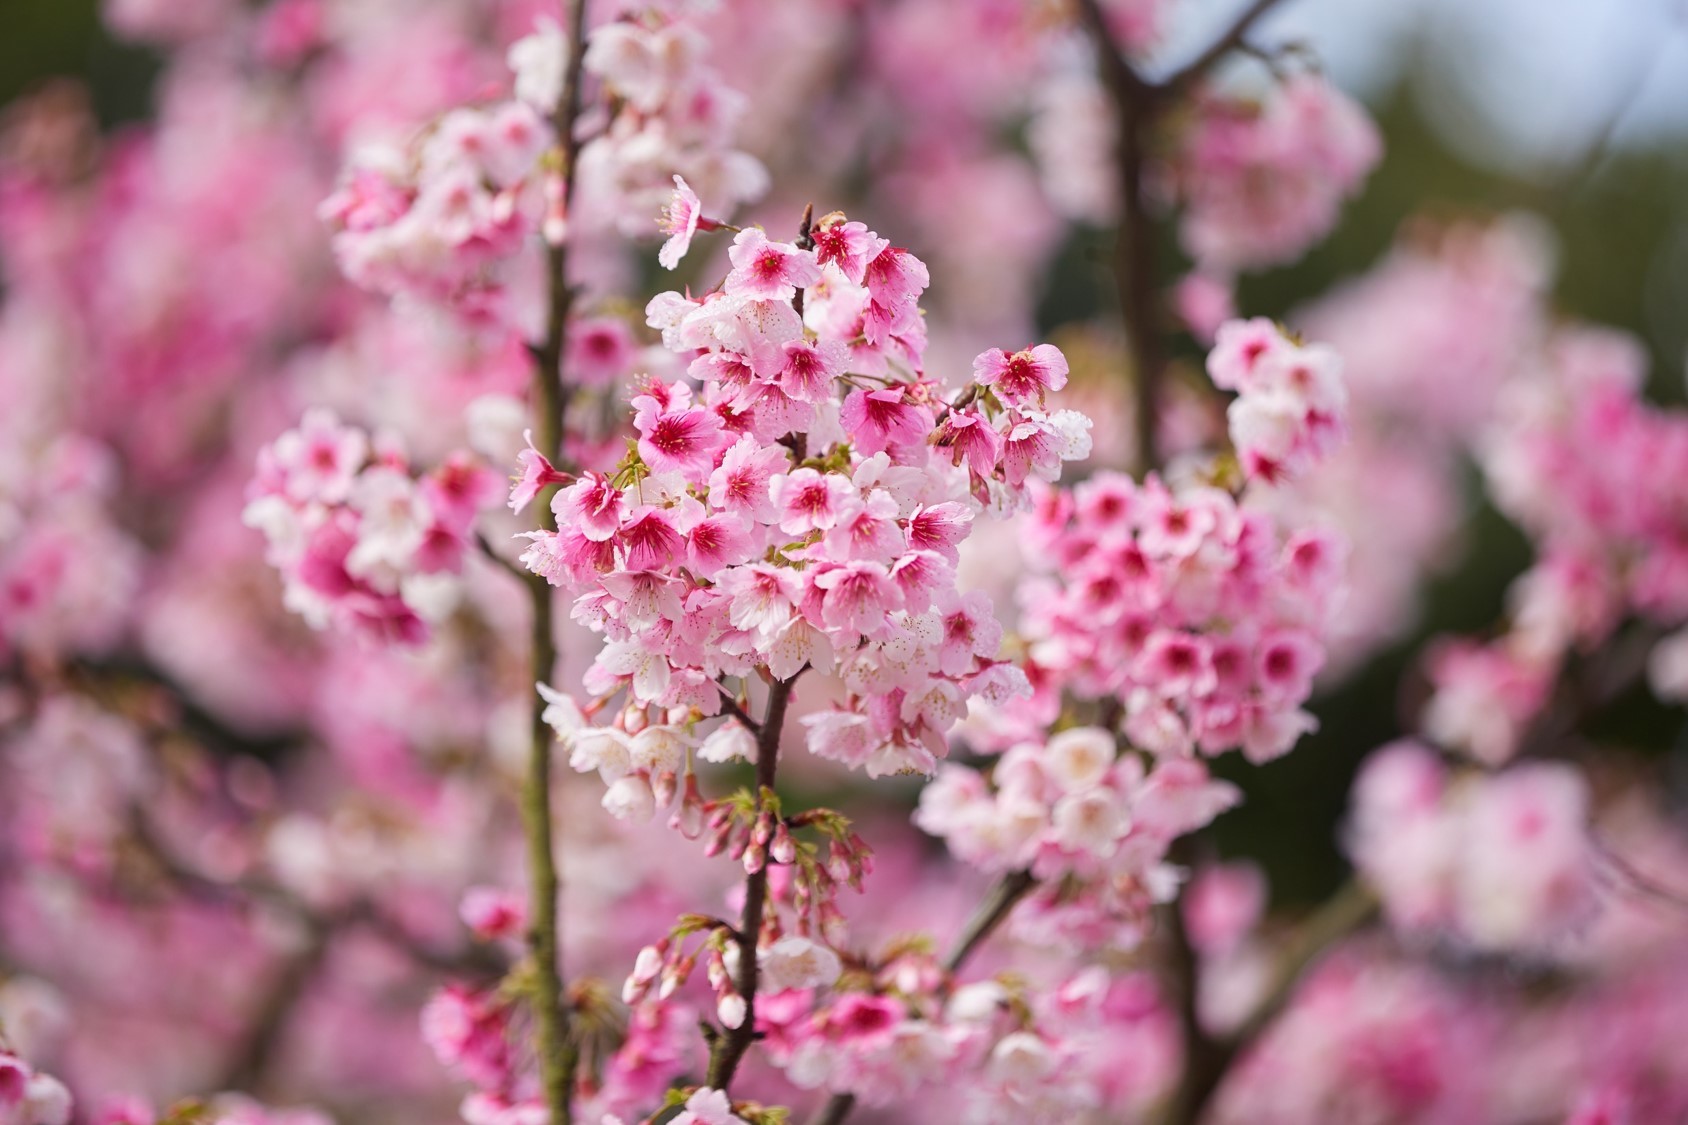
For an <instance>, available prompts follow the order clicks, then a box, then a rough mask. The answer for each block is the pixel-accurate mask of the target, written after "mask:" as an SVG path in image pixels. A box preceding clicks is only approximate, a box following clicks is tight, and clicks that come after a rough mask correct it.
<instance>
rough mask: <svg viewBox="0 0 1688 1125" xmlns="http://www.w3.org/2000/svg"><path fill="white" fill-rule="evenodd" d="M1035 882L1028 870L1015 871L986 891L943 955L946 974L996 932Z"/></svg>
mask: <svg viewBox="0 0 1688 1125" xmlns="http://www.w3.org/2000/svg"><path fill="white" fill-rule="evenodd" d="M1036 885H1037V880H1036V879H1035V878H1033V877H1032V873H1031V872H1030V871H1015V872H1013V873H1011V874H1008V875H1004V876H1003V877H1002V878H1000V879H998V880H997V881H996V883H994V884H993V885H992V886H991V889H990V890H989V891H988V892H986V894H985V898H984V901H983V902H981V903H980V904H979V908H978V910H976V911H974V913H973V917H971V918H969V919H968V920H967V925H966V926H965V927H963V928H962V931H961V936H960V937H958V938H957V939H956V942H955V945H954V946H953V947H952V948H951V949H950V952H949V956H948V957H945V958H944V961H943V965H944V971H945V972H946V973H958V972H960V971H961V967H962V966H963V965H965V964H967V962H968V960H969V959H970V958H971V957H972V956H973V954H974V953H976V952H978V949H979V946H981V945H983V944H984V943H985V939H987V938H989V937H990V936H991V934H993V933H995V932H996V928H997V927H998V926H1000V925H1002V923H1003V921H1004V920H1005V919H1006V918H1007V917H1008V915H1009V914H1010V913H1011V912H1012V911H1013V909H1014V906H1015V904H1016V903H1018V902H1019V901H1020V900H1021V899H1022V898H1024V897H1025V896H1026V893H1027V892H1028V891H1030V890H1031V889H1032V888H1033V887H1034V886H1036Z"/></svg>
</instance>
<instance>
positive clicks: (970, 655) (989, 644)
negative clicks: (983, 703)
mask: <svg viewBox="0 0 1688 1125" xmlns="http://www.w3.org/2000/svg"><path fill="white" fill-rule="evenodd" d="M942 624H943V630H944V633H943V639H942V641H940V642H939V649H938V667H939V668H941V669H942V670H943V672H944V674H945V675H946V676H960V675H962V674H964V673H966V672H971V671H972V670H973V665H974V660H975V658H978V659H982V660H993V659H995V657H996V652H997V649H998V648H999V647H1001V645H1002V624H1001V623H1000V622H998V621H997V619H996V615H995V614H994V613H993V612H992V608H991V599H990V595H988V594H986V593H985V592H984V591H982V590H972V591H969V592H968V593H966V594H964V595H962V596H961V597H960V598H957V599H956V600H955V601H954V602H953V603H952V604H951V605H950V606H949V607H948V608H946V609H944V610H943V622H942Z"/></svg>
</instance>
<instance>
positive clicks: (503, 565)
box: [475, 531, 534, 583]
mask: <svg viewBox="0 0 1688 1125" xmlns="http://www.w3.org/2000/svg"><path fill="white" fill-rule="evenodd" d="M475 543H476V544H477V545H478V546H479V547H480V549H481V554H483V555H485V556H486V557H487V558H489V559H491V560H492V561H493V562H494V563H496V564H498V567H499V569H501V570H504V571H506V572H507V573H509V574H513V575H515V576H516V577H517V578H520V579H521V580H522V581H523V582H524V583H525V582H532V581H533V578H534V575H533V574H532V573H531V572H530V571H528V570H526V569H525V568H523V567H521V566H519V565H517V564H516V563H514V562H511V561H510V560H509V559H507V558H505V557H504V556H503V555H501V554H499V553H498V552H497V551H496V550H494V549H493V546H492V544H491V543H490V542H488V541H487V537H486V536H485V535H482V534H481V533H480V532H478V531H477V532H475Z"/></svg>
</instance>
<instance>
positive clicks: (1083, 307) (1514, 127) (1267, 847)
mask: <svg viewBox="0 0 1688 1125" xmlns="http://www.w3.org/2000/svg"><path fill="white" fill-rule="evenodd" d="M1236 7H1237V5H1236V4H1235V3H1233V2H1230V0H1191V2H1190V3H1188V4H1186V5H1184V6H1183V7H1182V8H1180V10H1179V12H1178V16H1177V19H1176V21H1175V23H1174V26H1173V27H1172V28H1171V29H1170V32H1169V35H1168V39H1167V42H1166V43H1165V45H1164V49H1163V50H1162V51H1161V52H1159V53H1158V54H1157V58H1159V57H1164V58H1167V59H1173V60H1176V59H1178V58H1181V57H1184V56H1186V55H1187V54H1188V53H1190V51H1192V50H1194V49H1195V47H1196V45H1198V44H1201V43H1203V42H1205V41H1207V39H1209V38H1210V37H1211V36H1212V34H1213V29H1214V28H1215V27H1216V26H1218V25H1219V24H1220V23H1221V22H1222V21H1224V20H1225V19H1227V18H1228V17H1229V15H1230V14H1231V13H1233V12H1234V11H1235V9H1236ZM1261 37H1262V38H1263V39H1266V40H1274V41H1282V40H1286V39H1296V38H1301V37H1306V38H1308V39H1310V40H1311V39H1315V38H1316V40H1317V43H1318V49H1317V59H1318V60H1319V64H1320V65H1322V66H1323V67H1324V68H1325V69H1326V70H1327V72H1328V73H1329V74H1331V75H1332V76H1333V77H1334V78H1335V79H1336V81H1337V82H1338V83H1339V84H1341V85H1342V86H1344V87H1345V88H1347V89H1348V90H1349V91H1350V92H1352V93H1354V94H1356V95H1357V96H1359V97H1360V98H1362V99H1363V100H1364V101H1365V102H1366V103H1367V105H1368V106H1369V107H1370V108H1371V110H1372V112H1373V113H1374V114H1375V115H1376V117H1377V120H1378V122H1379V124H1380V126H1381V128H1382V130H1383V132H1384V140H1385V153H1386V156H1385V158H1384V163H1383V165H1382V167H1381V168H1380V169H1379V170H1378V171H1377V172H1376V173H1375V174H1373V175H1372V176H1371V177H1370V179H1369V181H1368V182H1367V186H1366V189H1365V192H1364V194H1363V195H1362V196H1360V197H1359V198H1358V199H1357V200H1356V201H1354V202H1353V203H1352V204H1351V205H1350V206H1349V207H1348V209H1347V211H1346V213H1345V217H1344V219H1343V221H1342V223H1341V224H1340V226H1339V227H1338V228H1337V231H1336V233H1335V234H1334V235H1333V236H1332V237H1331V238H1329V239H1328V240H1326V241H1324V242H1322V243H1320V244H1318V245H1317V246H1315V247H1314V249H1313V251H1312V252H1311V253H1310V254H1309V255H1307V256H1306V257H1305V258H1304V259H1303V260H1302V261H1301V262H1299V263H1297V264H1296V265H1295V266H1293V267H1291V268H1287V269H1282V270H1277V271H1269V272H1266V273H1263V274H1255V275H1250V276H1248V277H1247V278H1245V279H1244V280H1243V282H1242V285H1241V289H1240V293H1239V300H1238V305H1239V308H1241V309H1242V310H1244V311H1245V312H1246V313H1249V314H1265V315H1272V316H1282V315H1284V314H1286V313H1287V312H1288V311H1289V310H1292V309H1294V308H1296V307H1297V306H1299V305H1301V304H1303V303H1305V302H1307V301H1309V300H1310V299H1312V298H1313V297H1315V296H1316V295H1318V294H1321V293H1323V292H1325V291H1326V290H1328V289H1329V288H1330V287H1331V286H1332V285H1333V284H1334V283H1336V282H1338V281H1340V280H1341V279H1344V278H1347V277H1351V276H1354V275H1357V274H1359V273H1361V272H1363V271H1364V270H1365V269H1367V268H1368V267H1369V266H1371V265H1372V264H1373V263H1375V262H1376V261H1377V260H1378V258H1379V257H1380V255H1382V254H1383V253H1384V252H1385V251H1386V250H1387V248H1388V247H1389V246H1390V245H1391V244H1392V243H1393V242H1394V240H1395V239H1396V237H1397V234H1398V233H1399V230H1400V228H1401V225H1402V223H1403V222H1404V221H1405V220H1406V219H1407V218H1408V217H1410V216H1414V215H1424V214H1429V215H1431V216H1437V217H1449V218H1453V217H1458V216H1462V215H1467V214H1470V215H1475V216H1479V217H1481V216H1490V215H1495V214H1500V213H1507V212H1513V211H1524V212H1528V213H1531V214H1534V215H1536V216H1539V217H1540V218H1542V219H1544V220H1545V221H1546V223H1547V225H1548V227H1549V228H1551V231H1552V232H1553V236H1554V239H1555V241H1556V245H1557V253H1558V262H1559V268H1558V270H1557V273H1556V280H1555V290H1554V302H1555V305H1556V307H1557V309H1558V310H1559V311H1561V312H1563V313H1565V314H1566V315H1574V316H1576V317H1577V318H1579V319H1585V320H1592V321H1596V322H1599V323H1603V324H1607V325H1611V326H1614V327H1618V328H1622V329H1626V330H1628V331H1630V332H1632V333H1634V334H1635V335H1636V336H1637V337H1638V338H1639V339H1640V340H1642V341H1643V342H1644V344H1645V346H1646V347H1647V349H1648V350H1649V351H1650V353H1651V357H1652V375H1651V383H1650V386H1649V391H1650V394H1651V396H1652V397H1653V398H1654V399H1656V400H1658V401H1661V402H1679V401H1681V400H1682V399H1683V397H1684V394H1683V392H1684V380H1683V368H1684V356H1685V352H1688V317H1685V316H1684V315H1683V310H1684V309H1685V308H1688V15H1685V13H1684V5H1683V4H1681V3H1678V2H1668V0H1625V2H1624V3H1622V4H1613V3H1610V2H1609V0H1483V2H1482V3H1480V4H1471V3H1466V2H1461V0H1386V2H1385V0H1374V2H1371V3H1354V2H1353V0H1287V2H1286V3H1284V4H1282V5H1281V7H1280V8H1279V9H1278V10H1277V11H1276V12H1274V13H1273V14H1272V16H1270V17H1269V18H1268V19H1267V20H1266V21H1265V23H1264V24H1263V25H1262V27H1261ZM158 69H159V62H158V59H157V58H156V57H155V56H154V55H153V54H152V53H150V52H149V50H148V49H146V48H145V47H142V46H138V45H135V44H133V43H124V42H119V41H117V40H114V39H113V38H112V37H111V36H110V35H109V34H108V33H107V32H106V31H105V30H104V29H102V27H101V24H100V19H99V12H98V2H97V0H0V105H3V104H8V103H10V102H12V101H14V100H15V99H16V98H18V97H19V96H20V95H23V94H26V93H28V92H29V91H31V90H33V89H36V88H38V87H39V86H40V85H41V84H42V83H43V82H45V81H47V80H49V79H51V78H55V77H71V78H75V79H77V80H79V81H80V82H81V83H83V84H85V85H86V87H87V89H88V91H89V92H90V94H91V98H92V104H93V106H94V108H95V111H96V113H97V115H98V117H99V119H100V121H101V123H102V125H103V126H104V127H105V128H106V129H108V130H120V129H122V128H123V127H124V125H125V124H126V123H130V122H135V121H140V120H144V119H145V118H146V117H147V116H148V114H149V112H150V107H151V98H152V92H153V82H154V79H155V77H156V75H157V72H158ZM1109 237H1110V236H1108V235H1105V234H1103V233H1102V232H1084V231H1082V230H1081V231H1078V232H1077V233H1075V234H1074V235H1072V236H1071V238H1070V239H1069V242H1068V244H1067V245H1066V246H1065V247H1064V249H1063V250H1062V252H1061V253H1060V254H1059V255H1058V256H1057V258H1056V260H1055V265H1054V267H1053V268H1052V270H1051V272H1050V274H1049V276H1048V277H1047V278H1046V279H1045V283H1044V295H1043V298H1042V301H1041V304H1040V306H1039V308H1040V319H1041V320H1042V321H1044V327H1045V328H1048V329H1051V330H1053V329H1055V328H1058V327H1059V326H1060V325H1061V324H1063V323H1066V322H1069V321H1073V320H1077V319H1081V318H1084V317H1086V316H1089V315H1091V314H1092V313H1094V312H1096V311H1098V307H1099V303H1100V302H1102V301H1106V300H1108V299H1109V298H1108V297H1107V295H1106V292H1105V290H1104V289H1103V288H1101V287H1099V286H1098V285H1096V284H1095V280H1094V274H1095V272H1096V271H1097V270H1098V269H1100V268H1102V267H1101V263H1102V262H1103V261H1104V260H1105V255H1106V253H1107V243H1108V238H1109ZM1166 249H1167V252H1168V254H1171V253H1174V252H1175V251H1173V249H1172V247H1171V245H1170V242H1169V245H1168V247H1167V248H1166ZM0 377H3V374H0ZM1477 494H1478V490H1477V489H1476V487H1475V475H1474V474H1473V479H1472V488H1471V495H1472V496H1473V497H1476V496H1477ZM1463 551H1464V560H1463V563H1462V565H1459V566H1457V567H1449V568H1448V573H1449V574H1451V575H1454V577H1453V578H1444V579H1441V580H1438V581H1436V582H1434V583H1433V584H1432V586H1431V588H1430V590H1429V593H1428V595H1427V597H1426V600H1425V603H1424V604H1425V612H1424V615H1423V617H1422V620H1421V622H1420V624H1419V626H1418V627H1417V629H1416V630H1415V632H1414V633H1413V634H1412V635H1410V636H1408V637H1406V638H1404V639H1403V640H1402V641H1400V642H1399V643H1398V644H1396V645H1394V646H1392V647H1391V648H1389V649H1388V650H1386V651H1385V652H1383V653H1382V654H1380V655H1377V656H1375V657H1373V658H1372V659H1370V660H1369V662H1368V663H1367V664H1366V665H1365V666H1364V667H1363V668H1362V669H1361V670H1359V671H1358V672H1357V673H1355V674H1353V675H1351V676H1349V677H1347V678H1346V680H1345V681H1344V682H1343V683H1342V684H1341V685H1340V686H1339V687H1337V688H1334V689H1332V690H1329V691H1327V692H1326V693H1324V694H1323V695H1322V696H1321V697H1320V698H1319V699H1318V700H1317V701H1316V706H1315V710H1316V712H1317V714H1318V715H1319V718H1320V720H1321V723H1322V728H1321V730H1320V731H1319V733H1318V734H1317V735H1315V736H1313V737H1311V738H1309V739H1307V740H1305V741H1304V742H1303V743H1302V745H1301V746H1300V748H1299V749H1298V750H1297V751H1296V753H1294V754H1292V755H1289V756H1288V757H1286V758H1284V759H1282V760H1280V761H1278V762H1275V763H1273V764H1271V765H1270V766H1267V767H1265V768H1261V769H1256V768H1252V767H1248V766H1246V765H1245V764H1244V763H1243V762H1242V761H1241V759H1240V758H1238V757H1237V756H1236V755H1232V756H1229V757H1228V758H1226V759H1223V760H1222V761H1221V762H1220V763H1218V765H1219V769H1220V771H1221V772H1226V771H1229V773H1230V774H1231V775H1232V777H1233V779H1234V780H1236V781H1238V782H1239V783H1240V784H1242V785H1243V786H1244V787H1245V789H1246V790H1247V791H1248V798H1247V801H1246V802H1245V804H1244V806H1243V807H1242V808H1241V809H1240V810H1237V811H1236V812H1234V813H1232V814H1230V815H1229V816H1227V817H1225V818H1223V819H1222V820H1221V822H1220V823H1219V825H1218V826H1217V827H1218V832H1217V846H1218V847H1219V848H1220V850H1221V851H1222V852H1225V853H1236V852H1245V851H1246V852H1248V853H1249V854H1252V855H1255V856H1257V857H1258V858H1259V859H1260V860H1261V861H1262V862H1263V864H1264V865H1265V866H1266V868H1267V871H1268V874H1269V876H1270V879H1271V885H1272V887H1273V889H1274V892H1275V894H1276V895H1277V897H1278V898H1279V899H1280V900H1282V901H1283V902H1285V903H1295V902H1302V901H1310V900H1313V899H1316V898H1319V897H1321V896H1323V895H1324V894H1325V893H1327V892H1328V890H1329V889H1330V888H1331V887H1332V886H1334V885H1335V884H1336V883H1337V882H1338V881H1339V880H1340V879H1341V877H1342V874H1343V872H1344V871H1345V864H1344V861H1343V860H1342V858H1341V856H1340V854H1339V851H1338V846H1337V840H1338V830H1339V825H1340V819H1341V815H1342V811H1343V808H1344V805H1345V800H1346V794H1347V790H1348V786H1349V782H1350V780H1351V778H1352V775H1353V771H1354V768H1355V766H1356V765H1357V763H1358V762H1359V760H1360V758H1361V757H1362V756H1363V755H1364V754H1365V753H1367V752H1368V751H1370V750H1371V749H1372V748H1373V747H1376V746H1378V745H1380V744H1382V743H1384V742H1387V741H1389V740H1390V739H1391V738H1394V737H1397V736H1398V735H1400V734H1401V733H1403V732H1404V730H1403V726H1404V724H1403V718H1404V716H1406V715H1410V714H1411V713H1412V710H1413V708H1414V707H1415V706H1416V704H1417V703H1418V702H1419V701H1420V700H1421V698H1422V683H1421V681H1420V680H1419V679H1418V677H1417V673H1416V671H1415V669H1414V663H1413V660H1412V655H1413V654H1414V653H1416V652H1418V651H1419V650H1420V649H1421V648H1422V647H1423V644H1424V642H1425V640H1426V639H1427V638H1429V637H1431V636H1434V635H1436V634H1439V633H1444V632H1464V633H1482V632H1483V631H1485V630H1487V629H1490V628H1491V627H1492V626H1493V625H1494V623H1495V621H1496V619H1497V610H1498V607H1500V606H1501V604H1502V601H1503V592H1504V591H1505V589H1506V586H1507V584H1508V582H1509V581H1510V580H1511V579H1512V578H1513V577H1515V576H1516V575H1517V574H1518V573H1519V572H1520V571H1521V570H1522V569H1523V568H1524V566H1525V565H1526V563H1527V562H1528V558H1529V552H1528V548H1527V545H1526V542H1525V540H1524V539H1523V537H1522V536H1521V535H1520V534H1519V533H1518V532H1517V531H1516V530H1515V529H1514V528H1513V527H1512V526H1511V525H1510V524H1508V523H1507V522H1506V521H1505V520H1504V519H1502V518H1500V517H1499V516H1498V515H1496V514H1495V513H1494V512H1493V511H1492V510H1489V509H1487V508H1486V507H1480V508H1479V509H1478V514H1477V516H1476V518H1475V519H1474V520H1473V522H1472V523H1471V524H1470V526H1469V527H1468V529H1467V532H1466V535H1465V542H1464V544H1463ZM1597 729H1599V730H1600V731H1601V733H1603V734H1605V735H1606V736H1607V737H1608V738H1609V739H1610V740H1611V741H1613V742H1614V743H1616V744H1618V745H1625V746H1628V747H1630V748H1632V749H1633V751H1634V752H1635V753H1637V754H1644V755H1648V756H1661V755H1671V756H1672V764H1671V768H1670V770H1669V775H1670V776H1671V777H1672V778H1676V779H1680V782H1679V785H1678V786H1677V787H1678V788H1682V787H1688V739H1685V737H1684V735H1685V732H1684V731H1683V730H1682V729H1681V728H1680V720H1679V719H1677V718H1674V717H1672V715H1671V713H1670V712H1668V711H1666V710H1664V709H1663V708H1661V707H1658V706H1657V705H1655V704H1653V703H1651V702H1650V701H1649V697H1648V695H1647V693H1646V692H1645V690H1643V689H1637V691H1636V692H1635V693H1633V694H1632V695H1631V696H1627V697H1625V698H1622V699H1619V700H1618V701H1616V702H1615V703H1614V704H1612V705H1611V706H1610V707H1608V708H1607V709H1606V712H1605V713H1604V714H1602V715H1601V716H1599V717H1598V720H1597Z"/></svg>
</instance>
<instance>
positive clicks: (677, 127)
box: [518, 4, 768, 237]
mask: <svg viewBox="0 0 1688 1125" xmlns="http://www.w3.org/2000/svg"><path fill="white" fill-rule="evenodd" d="M628 7H629V8H632V9H634V12H635V14H634V15H633V16H632V17H631V18H627V19H622V20H619V21H617V22H614V23H608V24H604V25H603V26H601V27H598V28H596V29H595V30H594V31H593V32H592V33H591V35H590V36H589V37H588V39H587V43H586V55H585V58H584V60H583V62H584V66H585V69H586V72H587V73H588V74H591V75H594V76H596V77H597V78H598V79H599V80H600V81H601V83H602V87H603V95H604V97H605V99H607V100H608V101H609V102H610V104H611V105H613V106H617V107H619V108H618V109H617V110H615V111H614V116H613V117H612V119H611V120H610V121H609V123H608V124H607V125H606V126H605V127H603V129H602V130H601V132H599V133H598V135H595V136H593V137H591V138H590V139H588V140H587V141H586V142H585V143H584V144H583V145H582V146H581V150H580V158H579V159H580V172H579V179H580V195H581V197H582V202H583V206H584V207H585V208H587V210H588V211H589V212H590V213H591V214H592V215H593V217H594V218H597V217H599V216H601V217H602V219H603V220H604V221H606V222H614V223H615V224H616V225H617V227H618V228H619V229H620V230H621V231H622V232H623V233H625V234H627V235H631V236H635V237H642V236H645V235H648V234H649V233H650V221H651V216H652V215H653V214H655V213H656V212H657V211H658V209H659V208H660V207H661V206H662V204H663V202H664V201H665V200H666V199H667V196H668V191H669V184H670V179H671V177H672V176H674V175H678V176H681V177H682V178H684V179H685V180H687V182H689V183H691V184H694V185H696V186H697V188H698V190H700V191H701V192H702V193H703V195H704V196H705V197H706V198H708V199H709V200H710V201H711V202H712V203H713V204H715V205H716V206H719V207H723V208H730V207H733V206H735V205H737V204H740V203H746V202H749V201H751V200H754V199H756V198H758V197H760V196H761V195H762V194H763V192H765V191H766V190H767V185H768V173H767V170H766V169H764V168H763V166H762V163H761V162H760V161H759V160H757V159H756V158H755V157H753V156H751V155H750V154H749V153H747V152H744V151H742V150H740V149H738V148H735V147H734V146H733V136H734V134H735V132H736V130H737V128H738V124H739V120H740V118H742V117H743V116H744V112H745V108H746V106H747V102H748V99H747V98H746V97H745V95H744V94H743V93H741V92H740V91H738V90H736V89H733V88H732V87H731V86H729V85H727V83H726V82H725V81H724V80H723V77H722V75H721V73H720V71H719V70H718V69H717V68H716V66H715V65H714V63H713V58H714V55H713V52H712V50H711V44H710V42H709V41H708V39H707V38H706V37H705V35H704V34H703V33H702V31H701V30H700V29H699V28H698V27H697V21H696V19H695V18H693V17H692V16H690V15H689V14H688V13H685V11H684V9H675V8H674V7H673V6H671V5H662V4H651V5H649V6H648V8H647V9H646V10H644V11H638V10H637V9H636V7H635V6H633V5H628ZM665 8H667V9H669V10H666V11H665V10H664V9H665ZM562 46H563V44H561V43H550V42H548V43H546V44H545V45H544V46H543V47H539V46H536V47H535V48H534V51H535V53H536V54H537V55H539V57H541V58H543V59H545V60H547V62H548V63H549V65H552V66H557V65H560V64H559V63H558V62H557V60H559V59H561V58H562V57H563V52H562V50H561V48H562ZM558 77H559V78H560V75H559V76H558ZM546 86H547V89H546V90H545V93H546V94H549V95H551V101H550V103H549V104H555V101H556V97H555V93H556V91H555V87H554V86H552V85H551V84H550V83H549V82H548V83H547V84H546ZM518 92H520V77H518Z"/></svg>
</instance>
